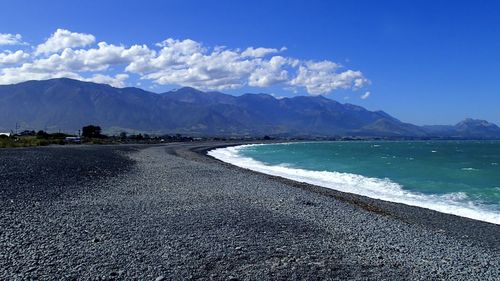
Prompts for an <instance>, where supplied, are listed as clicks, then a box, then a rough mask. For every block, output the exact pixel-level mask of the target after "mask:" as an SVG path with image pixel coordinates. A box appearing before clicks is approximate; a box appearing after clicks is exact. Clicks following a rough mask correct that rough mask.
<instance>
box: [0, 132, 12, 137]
mask: <svg viewBox="0 0 500 281" xmlns="http://www.w3.org/2000/svg"><path fill="white" fill-rule="evenodd" d="M0 136H6V137H10V136H11V133H0Z"/></svg>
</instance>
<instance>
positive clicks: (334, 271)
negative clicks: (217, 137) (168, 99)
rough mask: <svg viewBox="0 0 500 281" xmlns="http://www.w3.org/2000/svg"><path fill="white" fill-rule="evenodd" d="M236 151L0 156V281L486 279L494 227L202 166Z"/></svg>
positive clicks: (35, 151)
mask: <svg viewBox="0 0 500 281" xmlns="http://www.w3.org/2000/svg"><path fill="white" fill-rule="evenodd" d="M238 144H241V142H209V143H197V142H191V143H172V144H165V145H150V146H141V145H134V146H81V147H51V148H32V149H22V150H19V149H12V150H9V149H7V150H2V151H1V153H2V154H1V156H2V157H0V172H3V173H0V186H3V187H4V188H5V186H6V184H9V185H10V186H11V187H12V188H10V189H6V190H7V191H9V190H10V191H13V192H15V196H14V195H12V194H10V193H9V192H3V191H4V190H2V193H0V195H1V199H2V200H0V207H1V208H0V209H1V210H2V213H1V216H0V227H1V229H2V232H1V233H0V247H1V248H3V249H6V250H5V251H3V252H2V253H1V255H2V259H0V279H7V280H16V279H19V280H25V279H34V278H38V279H64V280H65V279H79V280H95V279H105V280H110V279H118V280H120V279H134V278H135V279H143V280H155V279H157V278H163V279H164V280H169V279H176V280H186V279H210V280H256V279H259V280H277V279H281V280H317V279H321V280H340V279H349V280H367V279H370V280H409V279H410V280H429V279H430V280H434V279H446V280H495V279H498V270H497V268H498V264H499V263H500V243H499V239H500V231H499V229H500V227H499V226H497V225H494V224H489V223H485V222H480V221H475V220H471V219H466V218H462V217H456V216H453V215H446V214H442V213H438V212H435V211H431V210H426V209H422V208H418V207H411V206H406V205H402V204H398V203H391V202H385V201H380V200H376V199H370V198H366V197H362V196H358V195H354V194H347V193H342V192H337V191H334V190H330V189H326V188H322V187H319V186H314V185H309V184H304V183H300V182H295V181H291V180H287V179H284V178H280V177H275V176H269V175H266V174H261V173H257V172H254V171H250V170H245V169H241V168H239V167H236V166H233V165H230V164H227V163H224V162H221V161H219V160H216V159H213V158H211V157H209V156H207V155H206V151H207V150H210V149H213V148H215V147H223V146H228V145H238ZM7 163H14V165H7ZM23 163H29V164H28V165H24V166H23V165H21V164H23ZM41 168H43V169H41Z"/></svg>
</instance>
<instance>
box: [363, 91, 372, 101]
mask: <svg viewBox="0 0 500 281" xmlns="http://www.w3.org/2000/svg"><path fill="white" fill-rule="evenodd" d="M371 94H372V93H370V92H366V93H364V94H363V95H362V96H361V99H362V100H366V99H367V98H369V97H370V95H371Z"/></svg>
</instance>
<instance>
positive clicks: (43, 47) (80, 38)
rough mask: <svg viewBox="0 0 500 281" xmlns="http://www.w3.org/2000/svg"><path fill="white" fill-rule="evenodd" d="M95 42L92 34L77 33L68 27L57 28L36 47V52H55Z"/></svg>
mask: <svg viewBox="0 0 500 281" xmlns="http://www.w3.org/2000/svg"><path fill="white" fill-rule="evenodd" d="M94 42H95V37H94V35H92V34H85V33H76V32H71V31H69V30H66V29H57V30H56V32H54V33H53V34H52V35H51V36H50V37H49V39H47V41H45V43H42V44H40V45H38V46H37V47H36V51H35V53H36V54H50V53H55V52H58V51H60V50H63V49H66V48H74V47H84V46H88V45H90V44H92V43H94Z"/></svg>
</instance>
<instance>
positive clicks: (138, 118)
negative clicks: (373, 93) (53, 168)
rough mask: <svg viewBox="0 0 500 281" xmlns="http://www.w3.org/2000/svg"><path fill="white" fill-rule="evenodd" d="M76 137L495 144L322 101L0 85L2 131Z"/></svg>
mask: <svg viewBox="0 0 500 281" xmlns="http://www.w3.org/2000/svg"><path fill="white" fill-rule="evenodd" d="M16 124H17V126H18V129H20V130H25V129H33V130H39V129H43V130H47V131H59V130H61V131H65V132H76V131H77V130H78V129H80V128H81V127H82V126H85V125H88V124H95V125H99V126H101V127H102V128H103V129H104V131H105V132H107V133H118V132H120V131H127V132H147V133H153V134H162V133H170V134H172V133H180V134H189V135H193V136H197V135H198V136H263V135H270V136H311V137H318V136H321V137H332V136H367V137H445V138H500V128H499V127H498V126H497V125H495V124H492V123H489V122H487V121H484V120H474V119H466V120H464V121H462V122H460V123H458V124H456V125H450V126H447V125H436V126H416V125H413V124H409V123H405V122H402V121H400V120H398V119H396V118H394V117H392V116H391V115H389V114H387V113H385V112H383V111H369V110H367V109H365V108H363V107H360V106H357V105H353V104H348V103H345V104H342V103H339V102H337V101H334V100H332V99H328V98H326V97H324V96H297V97H292V98H280V99H277V98H275V97H273V96H271V95H268V94H244V95H241V96H233V95H228V94H223V93H220V92H203V91H199V90H196V89H194V88H189V87H184V88H180V89H178V90H174V91H169V92H166V93H161V94H157V93H152V92H148V91H145V90H142V89H139V88H114V87H111V86H109V85H106V84H96V83H92V82H83V81H78V80H72V79H68V78H58V79H50V80H43V81H28V82H23V83H19V84H14V85H2V86H0V131H10V130H13V129H15V128H16Z"/></svg>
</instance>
